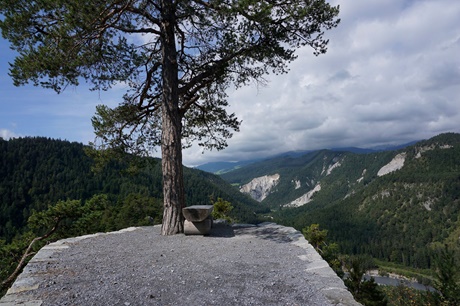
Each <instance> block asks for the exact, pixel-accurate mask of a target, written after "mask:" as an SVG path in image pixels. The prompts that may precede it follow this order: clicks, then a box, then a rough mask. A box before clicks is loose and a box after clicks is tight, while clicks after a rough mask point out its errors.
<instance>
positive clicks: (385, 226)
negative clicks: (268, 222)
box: [221, 133, 460, 268]
mask: <svg viewBox="0 0 460 306" xmlns="http://www.w3.org/2000/svg"><path fill="white" fill-rule="evenodd" d="M221 177H222V178H224V179H225V180H227V181H228V182H229V183H231V184H233V185H238V186H240V188H241V190H244V191H245V192H247V193H248V194H251V192H252V191H251V190H254V191H255V192H252V193H253V194H257V196H258V197H257V200H258V201H259V202H260V205H261V206H264V207H268V208H270V209H271V210H272V211H273V212H272V213H271V214H270V218H274V219H273V220H275V221H276V222H278V223H281V224H283V225H287V226H294V227H295V228H297V229H302V228H303V227H305V226H309V225H310V224H312V223H319V224H320V225H321V226H322V227H324V228H326V229H328V230H329V233H330V236H331V237H332V238H333V239H334V240H336V241H337V242H339V244H340V245H341V247H342V249H343V251H344V252H345V253H363V254H371V255H372V256H374V257H376V258H380V259H382V260H387V261H393V262H399V263H403V264H406V265H409V266H413V267H418V268H427V267H429V266H430V255H431V252H432V249H433V247H434V246H436V245H442V244H444V243H450V244H452V243H453V242H454V241H457V240H458V238H459V237H460V134H455V133H446V134H441V135H438V136H436V137H433V138H431V139H428V140H424V141H419V142H416V143H415V144H411V145H409V146H404V147H403V148H399V149H397V150H393V151H380V152H372V153H366V154H357V153H352V152H349V151H341V150H338V151H335V150H320V151H313V152H307V153H305V154H303V155H300V156H289V155H285V156H279V157H275V158H272V159H266V160H262V161H259V162H255V163H252V164H249V165H246V166H244V167H242V168H239V169H236V170H233V171H230V172H227V173H224V174H222V175H221ZM265 177H266V178H270V177H276V180H275V179H271V180H268V179H267V180H264V179H263V178H265ZM246 186H251V187H250V188H248V187H246ZM251 188H252V189H251ZM455 237H456V238H455Z"/></svg>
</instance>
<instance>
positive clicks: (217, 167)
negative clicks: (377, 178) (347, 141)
mask: <svg viewBox="0 0 460 306" xmlns="http://www.w3.org/2000/svg"><path fill="white" fill-rule="evenodd" d="M417 142H418V141H411V142H409V143H404V144H400V145H391V146H387V145H383V146H378V147H373V148H358V147H342V148H331V149H328V150H330V151H335V152H352V153H356V154H368V153H376V152H382V151H394V150H399V149H402V148H405V147H407V146H410V145H413V144H415V143H417ZM315 151H321V150H298V151H288V152H283V153H279V154H275V155H273V156H269V157H266V158H258V159H249V160H243V161H235V162H224V161H217V162H210V163H205V164H202V165H199V166H196V167H195V168H196V169H199V170H202V171H206V172H210V173H214V174H218V175H220V174H224V173H227V172H230V171H233V170H236V169H239V168H241V167H244V166H246V165H249V164H252V163H256V162H260V161H263V160H270V159H273V158H279V157H294V158H295V157H300V156H302V155H305V154H308V153H311V152H315Z"/></svg>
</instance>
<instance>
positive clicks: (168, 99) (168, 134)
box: [161, 0, 185, 235]
mask: <svg viewBox="0 0 460 306" xmlns="http://www.w3.org/2000/svg"><path fill="white" fill-rule="evenodd" d="M161 8H162V24H161V32H162V37H161V39H162V53H163V54H162V58H163V63H162V65H163V70H162V73H163V97H162V99H163V101H162V109H161V116H162V118H161V124H162V135H161V156H162V171H163V197H164V212H163V224H162V228H161V234H162V235H174V234H178V233H182V232H183V231H184V217H183V215H182V208H183V207H185V191H184V178H183V171H182V143H181V130H182V122H181V121H182V118H181V114H180V112H179V95H178V84H179V81H178V66H177V51H176V41H175V34H174V25H175V11H174V4H173V1H171V0H163V1H161Z"/></svg>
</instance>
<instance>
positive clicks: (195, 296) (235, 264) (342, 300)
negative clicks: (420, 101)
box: [0, 223, 358, 306]
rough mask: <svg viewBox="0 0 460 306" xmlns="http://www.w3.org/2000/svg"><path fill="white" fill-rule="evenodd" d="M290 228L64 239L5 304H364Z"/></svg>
mask: <svg viewBox="0 0 460 306" xmlns="http://www.w3.org/2000/svg"><path fill="white" fill-rule="evenodd" d="M282 229H286V228H284V227H280V226H278V225H276V224H273V223H271V224H265V226H260V227H254V226H252V227H240V228H232V227H230V226H228V225H224V224H217V225H216V226H215V227H214V228H213V230H212V232H211V235H209V236H185V235H174V236H161V235H160V227H159V226H152V227H141V228H135V229H134V228H133V229H132V230H128V231H124V232H121V233H118V234H116V235H113V234H112V235H110V234H101V235H93V236H90V237H87V238H85V239H81V238H80V239H67V240H63V241H61V242H60V244H59V243H58V244H57V245H53V246H52V245H50V249H49V250H48V251H46V250H44V251H43V252H42V251H41V252H42V254H41V255H40V256H38V257H37V258H36V259H35V260H32V261H31V262H30V263H29V265H28V266H27V267H26V268H25V270H24V272H23V274H25V275H23V278H22V280H21V279H18V281H17V282H18V283H19V284H16V287H17V288H19V287H20V286H19V285H20V283H21V282H24V280H29V287H33V288H32V289H33V290H30V288H29V289H27V290H24V291H22V290H17V291H18V292H16V293H15V292H11V294H9V295H7V296H5V298H4V299H2V300H1V301H0V305H2V306H3V305H4V304H5V305H19V304H20V301H33V302H32V304H30V305H358V304H357V303H356V302H355V301H354V300H353V299H352V298H350V297H351V295H350V294H349V293H348V292H347V291H346V290H345V289H344V286H343V282H341V280H340V279H339V278H338V277H337V276H335V275H331V274H330V272H329V270H330V271H332V270H331V269H330V268H329V267H327V268H325V267H324V265H321V264H320V265H319V266H318V262H320V261H321V262H323V261H322V260H320V261H318V258H316V257H315V258H310V257H312V256H310V255H312V254H310V255H308V256H307V253H308V252H306V248H305V247H304V246H303V247H302V246H300V244H299V243H298V241H299V236H298V232H295V231H293V229H290V228H287V229H288V231H287V232H286V231H283V230H282ZM302 239H303V238H302ZM296 241H297V243H295V242H296ZM303 241H304V243H306V241H305V240H303ZM310 247H311V246H310ZM307 251H308V250H307ZM313 255H314V254H313ZM316 255H317V254H316ZM312 264H313V265H314V266H311V265H312ZM310 266H311V267H310ZM309 267H310V268H309ZM327 269H329V270H327ZM309 271H310V272H309ZM332 273H333V272H332ZM31 279H33V282H35V283H37V284H38V288H36V287H37V286H36V285H35V286H34V285H33V284H31V283H30V280H31ZM13 287H15V286H13ZM19 291H22V292H19ZM13 300H14V301H16V304H15V303H12V302H11V301H13ZM9 302H11V304H7V303H9ZM34 302H35V303H36V304H33V303H34ZM2 303H3V304H2Z"/></svg>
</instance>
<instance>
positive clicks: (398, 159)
mask: <svg viewBox="0 0 460 306" xmlns="http://www.w3.org/2000/svg"><path fill="white" fill-rule="evenodd" d="M405 161H406V153H400V154H398V155H396V156H395V157H394V158H393V160H392V161H391V162H389V163H388V164H386V165H385V166H383V167H382V168H381V169H380V170H379V172H377V176H384V175H385V174H388V173H391V172H394V171H396V170H399V169H401V168H402V167H403V166H404V162H405Z"/></svg>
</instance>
